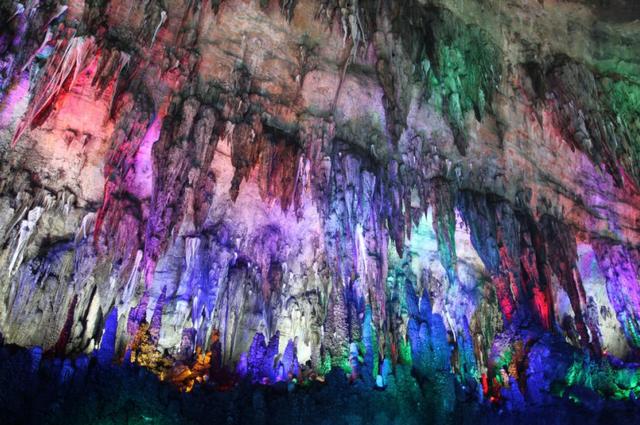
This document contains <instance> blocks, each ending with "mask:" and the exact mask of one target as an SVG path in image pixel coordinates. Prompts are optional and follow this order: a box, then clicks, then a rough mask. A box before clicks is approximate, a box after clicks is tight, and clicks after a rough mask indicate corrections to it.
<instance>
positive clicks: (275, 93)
mask: <svg viewBox="0 0 640 425" xmlns="http://www.w3.org/2000/svg"><path fill="white" fill-rule="evenodd" d="M636 9H637V7H636V6H635V5H634V4H633V2H632V1H626V0H602V1H586V0H585V1H560V0H554V1H551V0H546V1H544V2H543V1H526V2H523V1H504V0H502V1H498V0H495V1H494V0H489V1H456V0H411V1H391V0H386V1H368V0H360V1H356V0H338V1H336V0H321V1H314V0H298V1H290V0H286V1H285V0H281V1H262V0H261V1H257V0H206V1H201V2H198V1H190V0H189V1H187V0H177V1H170V2H169V1H156V0H151V1H145V2H134V3H132V2H125V1H120V0H107V1H105V0H100V1H95V0H92V1H89V0H87V1H82V0H72V1H67V2H61V1H53V0H46V1H45V0H41V1H28V2H24V3H19V2H15V1H7V0H4V1H0V20H1V21H2V22H3V25H2V26H1V27H0V156H1V157H2V160H1V162H0V164H1V165H0V176H1V180H0V241H1V244H0V263H1V266H0V267H1V268H2V270H3V272H2V273H1V274H0V332H2V335H3V336H4V339H5V341H6V342H7V343H12V344H18V345H20V346H24V347H36V346H38V347H42V349H43V350H44V352H45V353H46V354H47V355H50V356H58V357H59V358H62V357H65V356H66V357H67V358H75V357H76V356H78V355H80V354H82V353H85V354H92V353H95V358H96V359H97V361H98V362H99V363H100V364H101V365H102V366H104V367H106V365H108V364H110V362H111V361H116V362H124V363H125V364H128V363H129V362H133V363H136V364H138V365H141V366H145V367H147V368H149V369H151V370H152V371H153V372H154V373H156V375H158V376H159V377H160V378H161V379H163V380H170V381H172V382H174V383H175V384H176V385H177V386H178V387H179V388H180V389H182V390H192V389H193V388H197V387H198V385H203V382H205V381H206V380H207V379H211V380H213V381H214V380H215V379H218V380H219V382H220V385H222V384H223V383H224V385H222V386H225V385H232V383H233V382H236V381H237V380H238V379H239V376H245V375H249V376H252V377H253V380H254V381H256V382H265V383H266V382H269V383H273V382H274V381H287V382H288V381H292V380H293V379H296V380H298V381H300V380H302V377H301V376H300V374H301V373H302V368H301V365H304V366H305V370H307V372H308V373H311V371H313V376H314V377H315V376H316V375H317V376H319V377H322V376H323V375H325V374H328V373H329V370H331V368H332V367H333V368H334V369H335V368H342V369H343V370H344V371H345V372H346V373H348V374H349V376H350V380H351V381H352V382H356V383H363V384H364V386H365V387H368V388H369V389H370V388H372V387H374V386H378V387H384V386H385V382H386V380H387V379H389V378H388V377H389V376H396V378H397V374H398V370H405V369H402V368H403V367H404V368H411V369H412V371H413V376H412V378H411V379H415V382H414V385H418V387H419V388H420V391H421V397H426V401H424V403H425V405H428V406H429V407H428V409H429V411H434V412H438V413H437V414H435V416H434V418H435V420H436V421H439V422H442V421H445V420H446V418H448V417H449V413H450V412H452V411H454V410H455V409H456V403H457V402H459V400H461V399H464V400H466V399H469V400H474V401H476V402H480V403H488V402H489V401H491V402H494V403H498V404H500V405H502V406H509V407H508V408H509V409H511V410H518V409H521V408H522V406H523V405H524V404H527V405H529V406H532V405H541V404H544V403H551V401H549V400H551V399H549V397H552V399H553V397H556V398H557V397H558V396H559V395H562V394H567V395H566V397H569V398H571V397H572V400H573V399H576V400H577V399H584V400H588V399H589V394H591V393H589V394H585V393H584V391H583V390H584V389H585V388H586V389H587V390H589V391H591V392H592V393H594V394H596V398H614V399H628V398H635V392H636V391H637V386H638V380H637V375H636V372H635V369H634V367H635V363H634V362H635V361H637V360H638V355H639V351H638V350H639V349H640V323H639V320H640V318H639V317H638V315H639V314H640V313H639V312H640V287H639V285H638V283H639V281H638V279H639V273H640V269H639V264H640V262H639V259H640V251H639V247H640V166H639V164H640V62H639V59H638V58H640V51H639V50H640V24H639V23H638V18H639V15H638V11H637V10H636ZM547 358H549V359H556V360H553V361H552V363H553V364H549V363H550V361H547V360H545V359H547ZM576 364H578V365H580V364H585V365H592V366H589V367H588V368H586V369H587V371H586V372H584V373H583V374H576V373H573V374H572V373H571V371H572V370H573V369H576V368H579V367H578V366H575V365H576ZM296 365H297V366H296ZM572 368H573V369H572ZM127 373H128V372H127ZM402 373H405V374H406V373H407V372H406V370H405V371H404V372H402ZM593 376H599V377H601V379H600V378H597V379H596V378H593ZM602 376H608V377H609V378H606V379H605V378H602ZM214 378H215V379H214ZM123 379H124V378H123ZM126 379H130V378H126ZM145 379H146V378H145ZM305 379H310V380H313V379H315V378H313V379H312V378H309V376H307V377H305ZM609 380H613V381H615V385H613V384H611V385H610V383H609ZM412 382H413V381H412ZM529 384H530V385H529ZM114 385H122V384H120V383H114ZM612 385H613V386H612ZM572 388H576V389H575V391H574V390H572ZM429 391H431V392H429ZM571 391H574V392H571ZM580 391H583V392H582V393H580ZM429 394H437V397H435V399H434V397H433V396H429ZM376 397H377V396H376ZM566 397H565V398H566ZM554 400H555V399H554Z"/></svg>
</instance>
